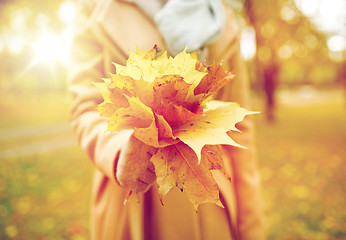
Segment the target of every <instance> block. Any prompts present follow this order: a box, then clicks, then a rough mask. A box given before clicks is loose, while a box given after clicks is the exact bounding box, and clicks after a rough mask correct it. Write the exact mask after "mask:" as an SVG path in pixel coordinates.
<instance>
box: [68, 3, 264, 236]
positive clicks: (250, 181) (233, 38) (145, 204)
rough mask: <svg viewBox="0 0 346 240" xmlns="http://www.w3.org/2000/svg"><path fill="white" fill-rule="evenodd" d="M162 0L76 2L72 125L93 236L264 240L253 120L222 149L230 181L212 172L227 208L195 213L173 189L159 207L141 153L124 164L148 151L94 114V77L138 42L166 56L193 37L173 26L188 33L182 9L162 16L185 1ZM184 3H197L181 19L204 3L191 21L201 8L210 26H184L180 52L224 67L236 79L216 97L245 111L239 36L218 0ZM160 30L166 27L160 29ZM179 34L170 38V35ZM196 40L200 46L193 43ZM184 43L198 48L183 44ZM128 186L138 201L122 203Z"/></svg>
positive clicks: (121, 59)
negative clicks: (84, 165) (90, 178)
mask: <svg viewBox="0 0 346 240" xmlns="http://www.w3.org/2000/svg"><path fill="white" fill-rule="evenodd" d="M101 2H102V3H101ZM143 2H144V4H143ZM164 2H165V1H160V0H156V1H155V0H152V1H120V0H106V1H100V2H98V1H96V0H94V1H93V0H90V1H84V2H82V3H81V5H80V6H81V11H80V13H81V14H80V16H79V18H78V23H77V26H78V28H77V29H78V30H79V31H78V34H77V35H76V38H75V44H74V47H73V50H72V54H71V55H72V62H71V70H70V92H71V96H72V104H71V110H72V111H71V113H72V114H71V122H72V126H73V127H74V130H75V132H76V135H77V136H78V138H79V142H80V145H81V146H82V148H83V149H84V150H85V151H86V152H87V153H88V155H89V156H90V158H91V159H92V161H93V163H94V164H95V176H94V187H93V202H92V204H93V205H92V219H91V222H92V228H91V233H92V239H97V240H101V239H107V240H108V239H256V240H257V239H264V228H263V217H262V201H261V195H260V186H259V185H260V180H259V173H258V170H257V166H256V160H255V156H254V149H253V143H252V124H251V121H250V120H249V119H248V118H246V119H245V120H244V121H242V122H241V123H240V124H238V125H237V127H238V128H239V129H240V130H241V131H242V133H234V134H233V136H232V138H233V139H234V140H235V141H236V142H238V143H239V144H241V145H243V146H246V147H247V149H240V148H235V147H231V146H223V147H222V149H223V152H224V162H225V166H226V171H228V173H229V174H230V175H231V176H232V182H229V181H228V180H227V179H226V178H225V177H224V176H223V175H222V174H220V175H216V176H215V178H216V179H215V180H216V181H217V183H218V185H219V188H220V197H221V199H222V201H223V204H224V206H225V208H224V209H223V208H220V207H218V206H216V205H213V204H202V205H200V206H199V209H198V213H196V212H195V210H194V208H193V205H192V204H191V203H190V202H189V201H188V199H187V197H186V195H185V193H181V192H180V191H178V190H176V189H175V190H171V191H170V192H169V193H168V195H167V196H166V198H165V200H164V204H165V205H164V206H162V205H161V203H160V201H159V197H158V195H157V186H156V185H155V183H153V181H154V180H155V175H153V173H152V171H150V169H151V167H152V166H151V165H150V162H149V161H148V159H145V154H144V155H143V156H144V157H143V158H144V159H143V164H144V166H137V165H136V166H133V165H132V166H128V165H127V159H128V157H129V156H131V154H140V152H141V151H144V150H145V148H146V146H145V145H143V144H142V143H140V142H138V140H136V139H134V138H133V137H130V136H129V134H128V132H126V131H123V132H119V133H113V134H105V129H106V128H107V119H105V118H102V117H100V115H99V113H98V112H97V111H96V110H95V107H96V106H97V105H98V104H99V103H101V102H102V98H101V96H100V94H99V92H98V89H96V88H95V87H94V86H93V85H92V82H95V81H101V79H102V78H103V77H106V76H107V74H108V73H109V72H114V67H113V65H112V62H116V63H118V64H123V65H124V64H125V62H126V60H127V58H128V50H131V51H135V49H136V46H138V47H139V48H141V49H145V50H149V49H151V48H152V47H153V46H154V45H155V44H157V45H158V46H159V47H160V48H161V49H168V50H169V53H170V54H173V55H174V54H175V51H179V48H181V47H182V45H184V43H185V42H188V41H189V39H193V36H191V35H193V34H190V32H191V29H190V30H189V29H188V30H187V32H185V33H186V36H185V35H184V34H183V35H184V37H183V36H182V35H181V32H179V31H180V29H183V31H186V29H185V26H186V23H187V22H184V21H185V20H184V21H183V20H182V19H184V15H183V14H186V12H184V11H183V8H178V10H177V9H175V11H176V13H177V14H178V15H174V14H173V15H172V16H170V15H169V13H170V11H171V10H172V8H174V5H175V4H176V3H177V2H180V3H181V4H183V5H184V1H178V0H170V1H168V2H167V3H166V5H164ZM186 2H189V1H186ZM191 2H195V3H198V4H199V5H195V6H194V7H193V12H191V14H187V15H186V16H191V15H193V14H194V13H195V11H196V12H198V11H200V10H199V9H198V8H199V6H200V5H201V4H202V3H203V2H204V3H203V4H209V5H205V6H207V8H204V9H203V10H201V11H204V12H203V15H202V18H199V19H198V18H195V19H192V20H195V23H196V22H198V21H202V22H203V21H204V20H206V21H208V18H204V16H205V14H206V13H205V11H206V9H208V11H209V13H207V14H210V19H209V20H213V19H214V20H216V22H214V24H211V25H210V28H208V26H209V25H208V22H203V23H202V25H199V26H202V28H201V30H203V31H195V30H196V29H198V27H194V28H192V29H194V30H193V31H192V32H194V34H195V33H196V34H197V38H194V39H195V40H193V41H190V42H189V43H191V44H187V45H188V50H190V51H193V50H198V49H199V50H200V52H201V53H202V54H201V56H200V57H201V58H203V57H205V59H206V61H207V64H208V63H212V62H214V61H215V62H223V67H224V68H225V69H226V70H234V72H235V74H236V78H235V79H234V80H232V81H231V82H230V84H228V85H227V86H225V87H224V88H223V89H222V90H221V91H219V93H218V96H217V98H218V99H221V100H224V101H234V102H238V103H239V104H240V105H241V106H242V107H245V108H248V109H249V108H250V106H249V89H248V79H247V75H246V72H245V67H244V64H243V62H242V61H241V57H240V54H239V33H238V32H237V30H236V29H235V27H234V23H233V20H232V16H231V14H230V12H229V10H224V8H221V10H220V5H219V6H217V5H216V6H213V5H212V4H215V2H219V1H216V0H194V1H190V3H191ZM178 5H179V4H178ZM190 7H191V6H190ZM167 11H168V12H167ZM189 11H191V10H189ZM217 11H221V12H217ZM173 12H174V11H173ZM219 14H221V15H220V16H221V17H218V16H219ZM222 16H224V17H222ZM174 17H176V19H174ZM195 17H198V14H196V15H195ZM172 18H173V20H176V21H178V20H179V19H180V20H182V22H180V23H181V24H180V25H179V24H178V25H177V26H176V27H175V26H174V25H172V21H169V20H172ZM192 18H193V17H192ZM192 20H191V18H190V20H186V21H192ZM173 23H174V21H173ZM170 24H171V25H170ZM215 24H216V27H215ZM168 26H170V27H171V29H170V30H167V29H169V28H168ZM172 26H173V27H172ZM213 27H214V29H213ZM177 29H178V30H179V31H178V35H174V34H172V36H171V35H170V34H171V33H172V31H175V30H177ZM210 29H212V30H210ZM209 30H210V31H209ZM204 31H206V32H208V31H209V35H208V34H207V36H202V35H203V34H204V33H205V32H204ZM179 34H180V35H181V38H185V39H186V40H184V41H182V43H180V42H179V41H178V40H179V39H180V37H179ZM174 37H175V39H176V40H174ZM172 39H173V40H172ZM177 39H178V40H177ZM200 39H203V41H200V42H199V43H198V44H195V43H196V42H197V41H199V40H200ZM178 42H179V43H178ZM191 45H194V48H197V49H191V47H190V48H189V46H191ZM183 47H184V46H183ZM181 50H182V49H181ZM143 149H144V150H143ZM129 169H130V171H129ZM148 169H149V170H148ZM138 176H144V177H143V178H144V179H139V180H140V181H138ZM129 188H132V189H135V190H136V191H138V192H142V193H140V194H139V195H138V197H139V202H138V201H135V199H132V200H131V201H128V202H127V204H126V205H124V204H123V202H124V200H125V198H126V196H127V194H128V191H129Z"/></svg>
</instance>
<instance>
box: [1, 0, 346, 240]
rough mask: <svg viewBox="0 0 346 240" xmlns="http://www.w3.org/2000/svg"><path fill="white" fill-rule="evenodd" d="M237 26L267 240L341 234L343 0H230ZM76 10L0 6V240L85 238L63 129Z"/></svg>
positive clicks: (69, 137) (82, 188) (74, 166)
mask: <svg viewBox="0 0 346 240" xmlns="http://www.w3.org/2000/svg"><path fill="white" fill-rule="evenodd" d="M227 3H228V4H229V6H230V7H231V8H233V10H234V12H235V15H236V16H237V21H238V24H239V26H240V28H241V29H242V34H241V50H242V55H243V56H244V59H245V60H246V63H247V65H248V69H249V76H250V80H251V87H252V90H253V99H254V110H259V111H261V112H262V113H261V114H260V115H257V116H256V117H254V119H255V123H256V127H257V133H256V136H257V138H256V139H257V146H258V157H259V163H258V164H259V168H260V172H261V177H262V185H263V195H264V198H265V205H266V212H265V213H266V222H267V232H268V239H280V240H282V239H287V240H288V239H292V240H299V239H307V240H310V239H311V240H318V239H321V240H322V239H323V240H324V239H326V240H327V239H328V240H330V239H346V205H345V199H346V184H345V182H346V174H345V169H346V94H345V89H346V62H345V60H346V2H345V1H344V0H261V1H256V0H229V1H227ZM75 14H76V5H75V2H74V1H70V0H64V1H62V0H55V1H53V0H47V1H38V0H30V1H29V0H0V63H1V64H0V96H1V101H0V116H1V118H0V239H29V240H31V239H35V240H36V239H47V240H48V239H49V240H50V239H52V240H53V239H56V240H58V239H74V240H82V239H89V238H88V231H89V230H88V229H89V227H88V225H89V205H90V187H91V176H92V165H91V163H90V161H89V160H88V159H87V157H86V155H85V154H84V153H83V152H82V151H81V150H80V149H79V147H78V146H77V142H76V140H75V139H74V137H73V134H72V131H71V129H70V127H69V124H68V93H67V80H66V74H67V66H68V59H69V46H70V44H71V41H72V40H73V28H72V26H73V21H74V18H75Z"/></svg>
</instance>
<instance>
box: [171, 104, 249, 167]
mask: <svg viewBox="0 0 346 240" xmlns="http://www.w3.org/2000/svg"><path fill="white" fill-rule="evenodd" d="M206 107H207V108H206V110H205V111H204V114H202V115H198V116H197V117H196V118H194V119H192V120H191V121H189V122H188V123H186V124H183V125H180V126H179V127H177V128H176V129H175V131H174V133H173V135H174V136H175V137H177V138H179V139H180V140H181V141H183V142H184V143H186V144H187V145H189V146H190V147H191V148H192V149H193V150H194V151H195V152H196V154H197V156H198V159H199V160H200V158H201V150H202V148H203V146H204V145H206V144H209V145H212V144H228V145H232V146H237V147H243V146H241V145H239V144H238V143H236V142H235V141H233V140H232V139H231V138H230V137H229V136H228V134H227V132H228V131H238V129H237V128H236V127H235V125H236V123H238V122H240V121H242V120H243V119H244V117H245V116H246V115H250V114H255V113H256V112H252V111H248V110H246V109H244V108H241V107H239V105H238V104H237V103H228V102H221V101H215V100H213V101H210V102H208V103H207V106H206Z"/></svg>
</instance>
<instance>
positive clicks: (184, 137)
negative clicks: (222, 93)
mask: <svg viewBox="0 0 346 240" xmlns="http://www.w3.org/2000/svg"><path fill="white" fill-rule="evenodd" d="M114 65H115V68H116V73H115V74H111V75H110V78H106V79H104V83H95V85H96V86H97V87H98V88H99V90H100V93H101V95H102V97H103V98H104V102H103V103H101V104H100V105H99V106H98V111H99V112H100V114H101V115H102V116H105V117H108V118H109V121H108V129H107V131H111V132H116V131H121V130H132V131H133V135H134V136H135V137H136V138H137V139H139V140H140V141H141V142H143V143H144V144H146V145H148V146H151V147H154V148H156V149H157V151H156V153H155V154H154V155H153V156H152V158H151V161H152V163H153V164H154V166H155V173H156V176H157V183H158V187H159V189H158V191H159V196H160V200H161V202H163V198H164V196H165V195H166V194H167V193H168V192H169V190H170V189H171V188H172V187H174V186H177V187H178V188H180V189H181V190H182V191H184V192H186V194H187V195H188V198H189V200H190V201H191V203H192V204H193V205H194V207H195V208H196V210H197V207H198V206H199V205H200V204H201V203H206V202H210V203H215V204H217V205H218V206H222V204H221V202H220V199H219V190H218V186H217V184H216V182H215V181H214V179H213V176H212V171H214V170H220V171H222V172H223V173H224V174H225V175H226V176H227V174H226V172H225V170H224V166H223V159H222V154H221V151H220V149H219V146H218V145H220V144H228V145H233V146H237V147H242V146H240V145H239V144H237V143H236V142H234V141H233V140H232V139H231V138H230V137H229V135H228V133H229V132H230V131H238V130H237V129H236V127H235V124H236V123H238V122H240V121H242V120H243V119H244V117H245V116H246V115H250V114H253V113H254V112H251V111H248V110H246V109H244V108H241V107H240V106H239V105H238V104H236V103H226V102H221V101H214V100H210V98H211V95H212V94H213V93H214V92H216V91H217V90H219V89H220V88H221V87H223V86H224V85H225V84H226V83H227V82H228V81H230V80H231V79H232V78H233V77H234V76H233V74H232V73H229V72H227V71H225V70H224V69H223V68H222V66H221V65H218V64H213V65H211V66H209V67H207V66H205V65H204V64H201V63H199V62H198V60H197V57H196V54H188V53H186V49H185V50H184V51H182V52H181V53H179V54H178V55H177V56H175V57H174V58H173V57H168V56H167V52H163V51H161V50H160V49H159V48H158V47H157V46H154V47H153V48H152V49H151V50H149V51H144V50H141V49H139V48H137V50H136V53H133V52H130V54H129V58H128V60H127V62H126V66H122V65H119V64H116V63H114ZM136 161H140V158H138V159H137V160H136ZM227 177H229V176H227Z"/></svg>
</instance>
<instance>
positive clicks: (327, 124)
mask: <svg viewBox="0 0 346 240" xmlns="http://www.w3.org/2000/svg"><path fill="white" fill-rule="evenodd" d="M277 117H278V119H277V122H276V123H275V124H273V125H268V124H267V123H266V122H265V121H264V119H258V120H257V132H258V138H257V145H258V153H259V159H260V162H259V164H260V171H261V176H262V182H263V194H264V198H265V201H266V216H267V225H268V238H269V239H283V240H284V239H295V240H299V239H316V240H318V239H346V227H345V226H346V209H345V200H344V199H345V197H346V186H345V184H344V182H345V180H346V176H345V173H344V169H345V167H346V162H345V160H346V148H345V143H346V124H345V122H346V109H345V107H344V104H343V102H341V101H330V102H328V101H326V102H323V103H318V104H311V105H302V106H299V105H294V106H289V105H286V106H280V108H279V109H278V116H277Z"/></svg>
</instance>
